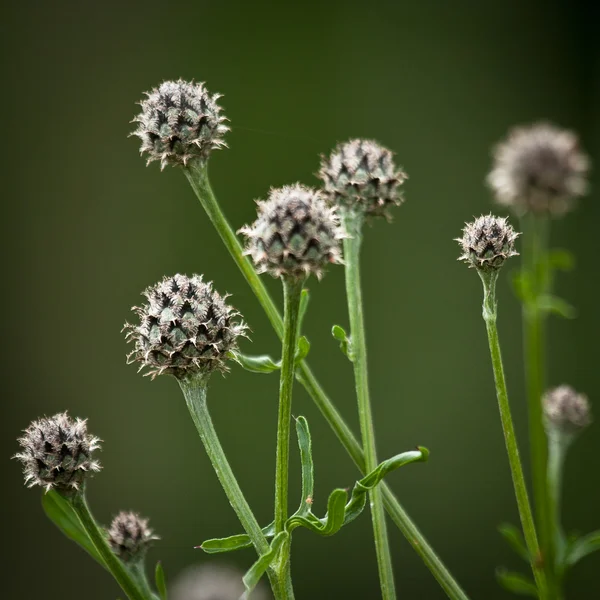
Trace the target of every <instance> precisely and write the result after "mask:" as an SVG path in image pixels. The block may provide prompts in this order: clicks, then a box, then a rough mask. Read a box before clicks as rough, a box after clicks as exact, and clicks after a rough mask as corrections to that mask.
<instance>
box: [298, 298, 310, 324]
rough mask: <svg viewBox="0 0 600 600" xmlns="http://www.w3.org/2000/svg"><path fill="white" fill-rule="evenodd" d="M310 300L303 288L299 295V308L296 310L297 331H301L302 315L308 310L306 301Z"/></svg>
mask: <svg viewBox="0 0 600 600" xmlns="http://www.w3.org/2000/svg"><path fill="white" fill-rule="evenodd" d="M309 300H310V293H309V291H308V290H307V289H306V288H304V289H303V290H302V293H301V294H300V308H299V309H298V331H302V323H303V321H304V315H305V314H306V309H307V308H308V301H309Z"/></svg>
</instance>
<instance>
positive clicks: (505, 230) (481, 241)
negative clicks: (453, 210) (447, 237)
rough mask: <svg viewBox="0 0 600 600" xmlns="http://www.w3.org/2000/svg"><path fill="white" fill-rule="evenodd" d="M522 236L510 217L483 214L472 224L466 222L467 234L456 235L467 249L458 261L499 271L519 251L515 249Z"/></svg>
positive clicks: (464, 230) (463, 248) (485, 269)
mask: <svg viewBox="0 0 600 600" xmlns="http://www.w3.org/2000/svg"><path fill="white" fill-rule="evenodd" d="M518 235H519V234H518V233H516V232H515V230H514V229H513V228H512V227H511V226H510V225H509V224H508V222H507V219H506V217H504V218H502V217H494V216H493V215H482V216H481V217H479V218H477V219H475V221H473V222H472V223H466V224H465V227H464V229H463V236H462V237H461V238H456V241H457V242H458V243H459V245H460V247H461V248H462V251H463V253H462V254H461V255H460V256H459V258H458V260H464V261H465V262H466V263H468V264H469V266H470V267H475V268H477V269H481V270H482V271H495V270H497V269H499V268H500V267H501V266H502V265H503V264H504V261H505V260H506V259H507V258H509V257H510V256H516V255H517V254H518V253H517V252H516V251H515V240H516V239H517V236H518Z"/></svg>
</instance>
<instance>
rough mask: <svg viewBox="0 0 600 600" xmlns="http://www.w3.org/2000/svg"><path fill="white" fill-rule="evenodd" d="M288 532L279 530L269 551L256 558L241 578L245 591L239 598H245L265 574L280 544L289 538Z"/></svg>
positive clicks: (242, 599) (244, 599)
mask: <svg viewBox="0 0 600 600" xmlns="http://www.w3.org/2000/svg"><path fill="white" fill-rule="evenodd" d="M289 537H290V534H289V533H288V532H287V531H280V532H279V533H278V534H277V535H276V536H275V537H274V538H273V541H272V542H271V546H270V549H269V551H268V552H267V553H266V554H263V555H262V556H260V557H259V558H258V560H257V561H256V562H255V563H254V564H253V565H252V566H251V567H250V569H249V570H248V572H247V573H246V574H245V575H244V577H243V578H242V581H243V582H244V586H245V588H246V591H245V592H244V594H243V595H242V597H241V598H240V600H247V599H248V597H249V595H250V592H252V590H253V589H254V588H255V587H256V586H257V584H258V582H259V581H260V578H261V577H262V576H263V575H264V574H265V572H266V570H267V569H268V568H269V565H270V564H271V563H272V562H273V561H274V560H275V558H276V557H277V553H278V552H279V550H280V548H281V546H282V545H283V544H284V542H286V541H287V540H289Z"/></svg>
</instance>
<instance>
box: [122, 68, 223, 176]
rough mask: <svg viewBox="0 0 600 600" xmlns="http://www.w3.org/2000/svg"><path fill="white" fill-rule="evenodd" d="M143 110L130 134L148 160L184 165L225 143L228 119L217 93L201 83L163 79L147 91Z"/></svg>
mask: <svg viewBox="0 0 600 600" xmlns="http://www.w3.org/2000/svg"><path fill="white" fill-rule="evenodd" d="M146 96H147V98H146V99H145V100H142V101H141V102H140V106H141V107H142V112H141V113H140V114H139V115H138V116H137V117H135V119H134V120H133V122H137V124H138V127H137V129H136V130H135V131H134V132H133V133H132V134H131V135H135V136H137V137H139V138H140V139H141V140H142V144H141V146H140V153H141V154H144V153H146V154H147V156H148V160H147V164H149V163H151V162H152V161H153V160H158V161H160V167H161V169H164V168H165V166H166V165H172V166H178V165H183V166H186V165H187V164H188V163H189V162H190V161H192V160H200V161H206V160H207V159H208V157H209V155H210V153H211V151H212V150H215V149H219V148H222V147H224V146H226V144H225V142H224V141H223V135H224V134H225V133H226V132H227V131H229V127H227V125H225V121H227V119H226V118H225V117H224V116H223V115H221V107H220V106H219V105H218V104H217V100H218V99H219V98H220V97H221V96H220V94H213V95H211V94H209V92H208V91H207V90H206V88H205V87H204V84H203V83H194V82H193V81H192V82H188V81H183V79H179V80H178V81H165V82H164V83H161V84H160V86H158V88H155V89H153V90H152V91H151V92H148V93H146Z"/></svg>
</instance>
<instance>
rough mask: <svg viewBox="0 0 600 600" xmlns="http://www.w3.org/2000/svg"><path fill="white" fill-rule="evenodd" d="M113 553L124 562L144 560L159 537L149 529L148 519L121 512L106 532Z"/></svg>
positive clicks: (132, 513) (135, 514)
mask: <svg viewBox="0 0 600 600" xmlns="http://www.w3.org/2000/svg"><path fill="white" fill-rule="evenodd" d="M106 533H107V536H108V543H109V545H110V547H111V548H112V551H113V552H114V553H115V554H116V555H117V556H118V557H119V558H120V559H121V560H122V561H124V562H132V561H136V560H139V559H142V558H143V557H144V555H145V554H146V551H147V550H148V548H149V547H150V545H151V544H152V542H153V541H155V540H158V539H159V537H158V536H156V535H154V532H153V531H152V529H150V528H149V527H148V519H142V518H141V517H140V515H138V514H137V513H134V512H120V513H119V514H118V515H117V516H116V517H115V518H114V519H113V520H112V523H111V524H110V527H109V528H108V529H107V530H106Z"/></svg>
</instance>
